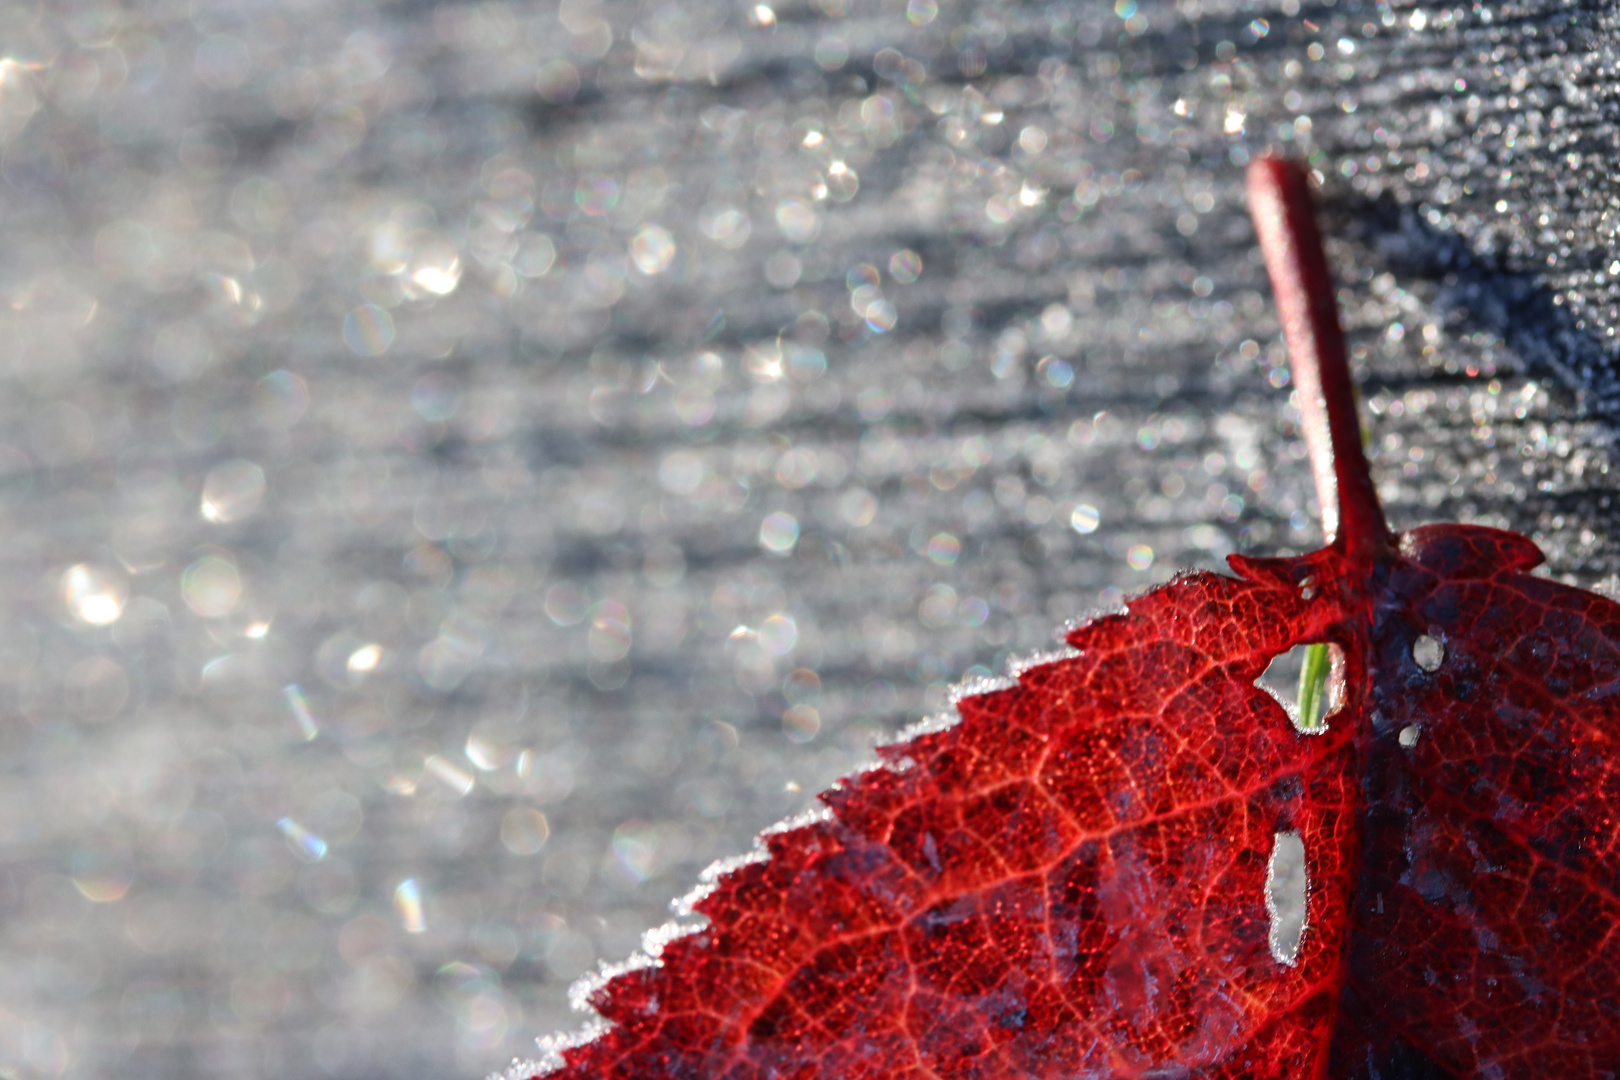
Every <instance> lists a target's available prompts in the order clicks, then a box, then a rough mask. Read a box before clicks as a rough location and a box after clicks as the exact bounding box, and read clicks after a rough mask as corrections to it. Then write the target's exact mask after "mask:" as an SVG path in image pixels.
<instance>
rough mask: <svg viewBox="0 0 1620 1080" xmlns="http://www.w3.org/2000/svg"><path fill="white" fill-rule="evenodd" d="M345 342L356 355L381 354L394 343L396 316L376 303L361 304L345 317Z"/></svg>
mask: <svg viewBox="0 0 1620 1080" xmlns="http://www.w3.org/2000/svg"><path fill="white" fill-rule="evenodd" d="M343 343H344V344H345V345H347V346H348V347H349V351H350V352H352V353H354V355H356V356H381V355H382V354H383V353H385V352H387V351H388V347H389V346H390V345H392V344H393V343H394V317H393V316H392V315H390V314H388V311H387V310H386V309H385V308H381V307H378V306H377V305H376V304H361V305H360V306H359V307H357V308H355V309H354V310H353V311H350V312H349V313H348V314H347V315H345V316H344V317H343Z"/></svg>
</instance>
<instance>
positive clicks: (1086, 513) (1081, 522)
mask: <svg viewBox="0 0 1620 1080" xmlns="http://www.w3.org/2000/svg"><path fill="white" fill-rule="evenodd" d="M1101 521H1102V515H1100V514H1098V513H1097V508H1096V507H1095V506H1092V505H1091V504H1090V503H1081V504H1080V505H1078V506H1076V507H1075V508H1074V511H1073V512H1072V513H1071V514H1069V528H1071V529H1073V530H1074V531H1075V532H1077V533H1080V534H1081V535H1082V536H1084V535H1085V534H1087V533H1094V532H1096V531H1097V525H1098V524H1099V523H1100V522H1101Z"/></svg>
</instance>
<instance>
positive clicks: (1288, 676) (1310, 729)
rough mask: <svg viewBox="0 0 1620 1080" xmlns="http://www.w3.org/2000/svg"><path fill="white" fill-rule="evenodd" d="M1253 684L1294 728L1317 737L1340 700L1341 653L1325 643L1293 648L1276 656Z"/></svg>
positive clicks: (1337, 648)
mask: <svg viewBox="0 0 1620 1080" xmlns="http://www.w3.org/2000/svg"><path fill="white" fill-rule="evenodd" d="M1255 685H1256V686H1258V687H1260V689H1262V690H1264V691H1266V692H1267V693H1268V694H1270V695H1271V696H1272V697H1274V698H1276V699H1277V702H1278V704H1280V705H1281V706H1282V707H1283V708H1284V709H1286V710H1287V711H1288V719H1289V720H1291V721H1293V724H1294V727H1295V728H1296V729H1298V730H1299V731H1300V732H1302V733H1304V734H1307V735H1317V734H1320V733H1321V732H1324V731H1326V730H1327V718H1328V717H1329V716H1332V715H1333V714H1334V713H1335V712H1337V711H1338V709H1339V705H1340V704H1341V703H1342V700H1343V696H1344V695H1343V689H1344V654H1343V653H1342V652H1340V650H1339V647H1338V646H1337V645H1333V644H1330V643H1328V642H1325V641H1318V642H1312V643H1310V644H1306V645H1295V646H1294V647H1293V648H1292V649H1289V650H1288V651H1287V652H1285V653H1278V654H1277V656H1276V657H1275V658H1274V659H1273V660H1272V661H1271V664H1270V665H1269V666H1268V667H1267V668H1266V670H1265V674H1263V675H1261V676H1260V678H1259V679H1258V680H1256V682H1255Z"/></svg>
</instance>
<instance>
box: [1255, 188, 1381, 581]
mask: <svg viewBox="0 0 1620 1080" xmlns="http://www.w3.org/2000/svg"><path fill="white" fill-rule="evenodd" d="M1247 185H1248V195H1249V214H1250V216H1251V217H1253V219H1254V227H1255V232H1256V233H1257V234H1258V235H1259V238H1260V250H1261V252H1262V253H1263V254H1264V255H1265V259H1266V272H1267V274H1268V275H1269V276H1270V278H1271V291H1272V293H1273V294H1274V295H1275V296H1276V299H1277V311H1278V315H1279V316H1280V318H1281V321H1282V328H1283V338H1284V340H1285V341H1287V343H1288V364H1289V367H1290V369H1291V370H1292V371H1293V378H1294V388H1295V392H1296V393H1297V394H1298V397H1299V413H1300V423H1301V426H1302V427H1303V428H1304V432H1305V446H1306V448H1307V449H1308V450H1309V451H1310V457H1311V472H1312V473H1313V474H1314V476H1315V478H1316V495H1317V500H1318V501H1319V502H1320V503H1321V505H1322V532H1323V533H1324V534H1325V536H1326V538H1327V540H1328V542H1329V543H1335V542H1338V541H1340V540H1342V542H1343V543H1344V545H1345V550H1346V553H1347V554H1349V555H1350V556H1351V557H1352V558H1355V557H1366V556H1370V555H1371V554H1373V553H1374V552H1375V551H1377V550H1379V549H1381V548H1383V547H1386V546H1387V545H1388V544H1389V543H1390V542H1391V540H1392V539H1393V537H1392V535H1391V533H1390V531H1389V526H1388V525H1387V524H1386V523H1385V521H1384V511H1383V508H1382V507H1381V506H1380V505H1379V503H1378V492H1377V489H1375V488H1374V487H1373V482H1372V475H1371V473H1370V472H1369V471H1368V468H1367V456H1366V454H1365V453H1364V452H1363V451H1362V447H1361V425H1360V423H1359V421H1358V420H1357V418H1356V399H1355V387H1354V384H1353V383H1352V381H1351V378H1350V364H1349V361H1348V360H1347V359H1346V357H1345V349H1344V333H1343V331H1341V330H1340V328H1339V312H1338V305H1337V303H1336V301H1335V297H1334V292H1333V279H1332V278H1331V277H1330V276H1329V275H1328V267H1327V256H1326V254H1325V253H1324V252H1323V250H1322V234H1321V233H1320V232H1319V231H1318V230H1317V227H1316V215H1315V211H1314V208H1313V206H1312V201H1311V189H1310V180H1309V178H1308V177H1307V175H1306V173H1305V169H1304V168H1303V167H1302V166H1301V165H1299V164H1298V163H1297V162H1293V161H1285V160H1282V159H1280V158H1269V157H1268V158H1260V159H1258V160H1256V161H1255V162H1254V163H1253V164H1251V165H1250V166H1249V171H1248V177H1247Z"/></svg>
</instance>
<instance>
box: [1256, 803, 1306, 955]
mask: <svg viewBox="0 0 1620 1080" xmlns="http://www.w3.org/2000/svg"><path fill="white" fill-rule="evenodd" d="M1309 885H1310V882H1309V881H1308V880H1307V879H1306V877H1305V841H1304V840H1302V839H1300V835H1299V833H1297V832H1280V833H1278V834H1277V835H1276V836H1274V837H1272V847H1271V865H1270V866H1269V867H1267V868H1266V914H1267V915H1269V916H1270V917H1271V936H1270V943H1271V955H1272V957H1273V958H1274V959H1275V960H1276V961H1277V963H1279V964H1287V965H1288V966H1289V967H1293V966H1294V964H1295V963H1296V962H1297V961H1298V960H1299V943H1300V941H1301V939H1303V938H1304V936H1305V894H1306V891H1307V889H1308V887H1309Z"/></svg>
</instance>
